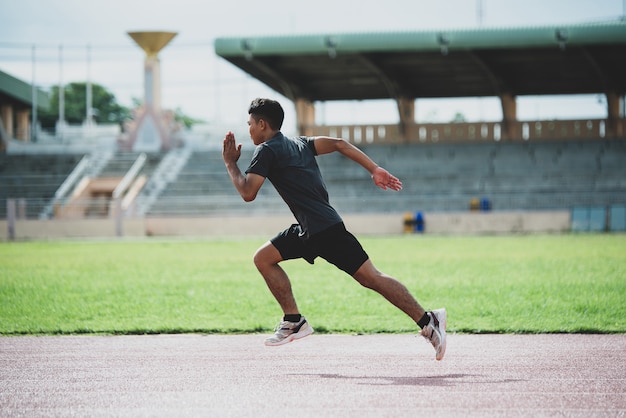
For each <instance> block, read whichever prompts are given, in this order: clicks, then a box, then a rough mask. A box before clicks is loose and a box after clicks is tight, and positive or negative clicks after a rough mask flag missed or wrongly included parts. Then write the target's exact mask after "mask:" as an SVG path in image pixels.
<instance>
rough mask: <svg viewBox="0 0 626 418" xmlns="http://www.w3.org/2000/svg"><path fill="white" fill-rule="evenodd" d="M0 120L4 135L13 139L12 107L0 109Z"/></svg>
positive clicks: (5, 106)
mask: <svg viewBox="0 0 626 418" xmlns="http://www.w3.org/2000/svg"><path fill="white" fill-rule="evenodd" d="M0 119H1V120H2V126H3V127H4V133H6V135H7V136H8V137H9V138H13V107H12V106H10V105H4V106H2V107H0Z"/></svg>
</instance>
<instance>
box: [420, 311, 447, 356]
mask: <svg viewBox="0 0 626 418" xmlns="http://www.w3.org/2000/svg"><path fill="white" fill-rule="evenodd" d="M428 316H430V322H429V323H428V325H426V326H425V327H424V328H422V331H421V332H420V334H422V336H423V337H424V338H426V339H427V340H428V341H430V343H431V344H432V345H433V347H435V358H436V359H437V360H441V359H442V358H443V355H444V354H445V353H446V326H447V325H448V320H447V314H446V310H445V309H443V308H442V309H437V310H436V311H430V312H428Z"/></svg>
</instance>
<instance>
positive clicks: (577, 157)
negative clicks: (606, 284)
mask: <svg viewBox="0 0 626 418" xmlns="http://www.w3.org/2000/svg"><path fill="white" fill-rule="evenodd" d="M361 148H362V149H363V150H364V151H365V152H366V153H367V154H368V155H370V156H371V157H372V159H373V160H374V161H376V162H377V163H379V164H380V165H381V166H383V167H385V168H387V169H388V170H389V171H390V172H392V173H393V174H395V175H396V176H398V177H399V178H400V179H401V180H402V181H403V190H402V191H401V192H399V193H396V192H392V191H382V190H380V189H378V188H377V187H375V186H374V185H373V183H372V181H371V179H370V176H369V174H368V173H367V172H366V171H365V170H364V169H363V168H362V167H360V166H358V165H357V164H355V163H353V162H351V161H349V160H348V159H346V157H344V156H342V155H341V154H338V153H334V154H328V155H323V156H320V157H318V159H317V161H318V164H319V166H320V169H321V170H322V173H323V175H324V178H325V181H326V185H327V187H328V190H329V194H330V199H331V203H332V204H333V205H335V206H336V208H337V209H338V210H339V211H340V212H341V213H345V214H348V213H367V212H370V213H387V212H394V213H397V212H414V211H418V210H419V211H428V212H438V211H466V210H468V209H469V207H470V201H471V200H472V199H488V200H489V201H490V203H491V208H492V209H493V210H506V211H511V210H513V211H515V210H571V209H572V208H574V207H580V206H594V207H610V206H612V205H624V204H626V140H588V141H551V142H515V143H513V142H501V143H497V142H496V143H484V142H483V143H478V142H477V143H464V144H411V145H364V146H362V147H361ZM252 151H253V149H252V146H247V147H244V150H243V153H242V156H241V158H240V160H239V166H240V168H241V169H242V170H244V169H245V168H246V166H247V164H248V162H249V161H250V158H251V155H252ZM174 153H178V154H180V155H173V154H174ZM82 156H83V155H82V154H81V155H56V156H55V155H0V215H1V216H6V199H7V198H16V199H18V198H26V199H27V201H28V204H27V207H28V216H29V217H32V216H34V217H36V213H37V210H36V209H35V208H33V207H32V206H34V205H35V206H36V205H37V202H38V201H41V202H43V203H45V202H48V201H49V200H50V198H51V197H52V196H53V195H54V193H55V191H56V189H57V188H58V187H59V185H60V184H61V183H62V182H63V181H64V179H65V178H66V177H67V175H68V174H69V173H70V172H71V171H72V168H73V166H74V165H76V164H77V162H78V161H79V160H80V158H81V157H82ZM136 158H137V155H136V154H135V153H116V154H115V155H113V156H112V157H111V158H110V159H109V160H108V163H107V164H104V165H103V167H102V169H101V170H100V172H99V174H98V175H99V176H102V177H107V176H111V177H116V176H123V175H124V173H125V172H126V171H127V170H128V168H129V167H130V165H131V164H132V163H133V161H134V160H135V159H136ZM169 160H171V161H170V162H169V163H168V161H169ZM141 174H142V175H145V176H147V177H148V182H147V183H146V186H144V189H143V190H142V191H141V193H140V194H139V197H138V198H137V206H141V207H142V209H141V210H140V211H137V212H134V213H132V214H130V215H129V216H206V215H208V216H211V215H223V214H235V215H254V214H277V213H284V214H289V211H288V209H287V208H286V206H285V205H284V203H283V202H282V200H281V198H280V197H279V196H278V194H277V193H276V191H275V190H274V188H273V187H272V185H271V184H270V183H269V182H267V183H266V184H265V185H264V186H263V187H262V188H261V191H260V192H259V196H258V197H257V199H256V200H255V201H254V202H249V203H245V202H243V200H242V199H241V197H240V196H239V194H238V193H237V191H236V190H235V188H234V186H233V185H232V183H231V181H230V178H229V176H228V174H227V172H226V169H225V168H224V163H223V161H222V157H221V151H220V150H195V151H192V150H175V151H170V154H169V156H168V154H162V153H155V154H152V155H148V163H147V164H146V165H145V167H144V168H143V169H142V173H141ZM157 180H158V181H157ZM156 183H158V184H156ZM140 203H141V205H140Z"/></svg>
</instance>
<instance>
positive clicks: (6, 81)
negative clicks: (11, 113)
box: [0, 71, 50, 109]
mask: <svg viewBox="0 0 626 418" xmlns="http://www.w3.org/2000/svg"><path fill="white" fill-rule="evenodd" d="M36 91H37V108H40V109H46V108H48V106H49V105H50V99H49V98H48V94H46V92H44V91H42V90H40V89H37V90H36ZM0 103H12V104H13V105H14V106H16V107H18V108H22V109H23V108H31V107H32V105H33V88H32V85H31V84H28V83H26V82H24V81H22V80H20V79H18V78H15V77H13V76H12V75H9V74H7V73H5V72H3V71H0Z"/></svg>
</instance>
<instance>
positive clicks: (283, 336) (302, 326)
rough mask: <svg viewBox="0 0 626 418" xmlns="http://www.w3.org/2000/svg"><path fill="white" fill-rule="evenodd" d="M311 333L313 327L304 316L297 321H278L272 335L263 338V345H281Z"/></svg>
mask: <svg viewBox="0 0 626 418" xmlns="http://www.w3.org/2000/svg"><path fill="white" fill-rule="evenodd" d="M311 334H313V328H311V326H310V325H309V323H308V322H306V319H304V317H302V318H300V321H299V322H289V321H280V324H278V326H277V327H276V332H275V333H274V335H273V336H271V337H269V338H267V339H266V340H265V345H271V346H275V345H283V344H287V343H289V342H291V341H293V340H299V339H300V338H304V337H306V336H307V335H311Z"/></svg>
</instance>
